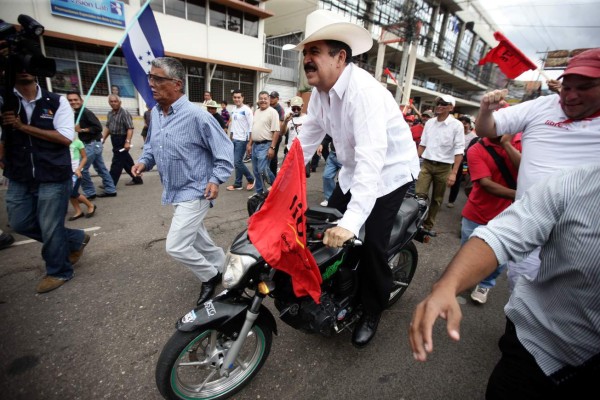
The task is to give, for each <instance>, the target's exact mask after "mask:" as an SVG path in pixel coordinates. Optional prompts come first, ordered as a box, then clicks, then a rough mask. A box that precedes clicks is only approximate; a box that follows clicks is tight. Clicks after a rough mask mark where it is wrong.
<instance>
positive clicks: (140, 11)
mask: <svg viewBox="0 0 600 400" xmlns="http://www.w3.org/2000/svg"><path fill="white" fill-rule="evenodd" d="M151 1H152V0H148V1H147V2H146V4H144V5H143V6H142V7H141V8H140V9H139V11H138V12H137V13H136V14H135V16H134V17H133V18H132V19H131V21H129V24H127V28H126V29H125V33H123V37H121V39H119V41H118V42H117V44H115V47H113V49H112V51H111V52H110V54H109V55H108V57H106V61H104V64H102V67H101V68H100V71H98V75H96V79H94V82H92V86H90V89H89V90H88V94H87V95H86V96H85V99H84V100H83V104H82V105H81V110H80V111H79V115H78V116H77V120H76V121H75V125H77V124H78V123H79V120H80V119H81V115H82V114H83V110H84V109H85V105H86V104H87V101H88V99H89V98H90V96H91V95H92V92H93V91H94V88H95V87H96V84H97V83H98V81H99V80H100V76H101V75H102V74H103V73H104V71H105V70H106V67H107V65H108V62H109V61H110V60H111V58H112V56H113V55H114V54H115V53H116V51H117V49H118V48H119V47H121V45H122V44H123V42H124V41H125V39H126V38H127V35H128V34H129V31H130V30H131V28H133V25H134V23H135V21H137V20H138V19H139V18H140V15H141V14H142V13H143V12H144V10H145V9H146V8H147V7H148V6H149V5H150V2H151Z"/></svg>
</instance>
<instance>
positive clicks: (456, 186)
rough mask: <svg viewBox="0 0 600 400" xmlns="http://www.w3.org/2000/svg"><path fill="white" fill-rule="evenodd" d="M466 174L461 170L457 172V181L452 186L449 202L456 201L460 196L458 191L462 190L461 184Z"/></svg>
mask: <svg viewBox="0 0 600 400" xmlns="http://www.w3.org/2000/svg"><path fill="white" fill-rule="evenodd" d="M463 178H464V175H463V173H462V171H461V170H459V171H458V173H457V174H456V181H455V182H454V185H452V187H451V188H450V195H449V196H448V203H454V202H455V201H456V199H457V198H458V193H459V192H460V184H461V183H462V181H463Z"/></svg>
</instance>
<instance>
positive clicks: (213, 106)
mask: <svg viewBox="0 0 600 400" xmlns="http://www.w3.org/2000/svg"><path fill="white" fill-rule="evenodd" d="M217 107H219V105H218V104H217V102H216V101H214V100H209V101H208V102H207V103H206V110H208V112H209V113H211V114H212V116H213V117H215V119H216V120H217V122H218V123H219V125H221V128H223V130H224V131H225V130H226V129H227V124H226V123H225V121H224V120H223V117H221V114H219V113H218V112H217Z"/></svg>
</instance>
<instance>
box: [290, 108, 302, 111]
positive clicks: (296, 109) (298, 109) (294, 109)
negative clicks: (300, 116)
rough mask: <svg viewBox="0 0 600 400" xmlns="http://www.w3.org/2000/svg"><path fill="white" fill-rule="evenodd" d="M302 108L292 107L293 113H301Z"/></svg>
mask: <svg viewBox="0 0 600 400" xmlns="http://www.w3.org/2000/svg"><path fill="white" fill-rule="evenodd" d="M301 109H302V108H300V107H292V111H300V110H301Z"/></svg>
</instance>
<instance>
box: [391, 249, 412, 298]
mask: <svg viewBox="0 0 600 400" xmlns="http://www.w3.org/2000/svg"><path fill="white" fill-rule="evenodd" d="M418 261H419V253H418V252H417V247H416V246H415V244H414V243H413V242H412V241H410V242H408V243H407V244H406V246H404V247H403V248H401V249H400V250H399V251H398V252H397V253H396V254H394V255H393V256H392V257H391V258H390V259H389V260H388V265H389V266H390V268H391V270H392V279H393V283H392V290H391V291H390V300H389V301H388V306H391V305H392V304H394V303H395V302H397V301H398V299H399V298H400V297H402V295H403V294H404V292H405V291H406V289H407V288H408V285H410V282H411V281H412V278H413V276H414V275H415V271H416V270H417V263H418Z"/></svg>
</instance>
